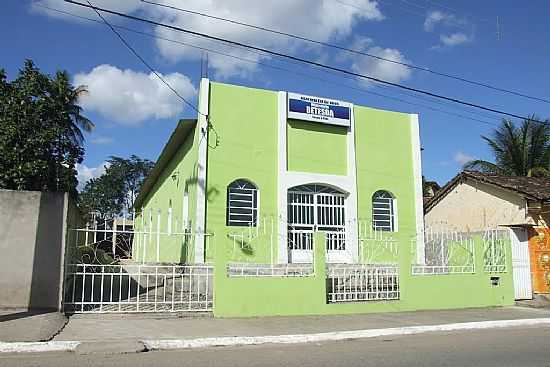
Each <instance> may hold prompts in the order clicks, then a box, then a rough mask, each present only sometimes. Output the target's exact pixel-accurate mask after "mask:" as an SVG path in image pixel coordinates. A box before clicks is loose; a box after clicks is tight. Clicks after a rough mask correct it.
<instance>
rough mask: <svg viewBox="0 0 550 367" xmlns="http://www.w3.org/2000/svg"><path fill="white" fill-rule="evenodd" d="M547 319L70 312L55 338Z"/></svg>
mask: <svg viewBox="0 0 550 367" xmlns="http://www.w3.org/2000/svg"><path fill="white" fill-rule="evenodd" d="M548 317H550V310H541V309H532V308H523V307H505V308H483V309H465V310H446V311H417V312H400V313H379V314H363V315H343V316H302V317H264V318H249V319H214V318H212V317H205V316H203V317H191V318H190V317H186V318H177V317H170V316H168V317H164V318H162V317H159V316H156V317H155V316H152V315H145V316H144V315H137V314H136V315H74V316H72V317H71V318H70V321H69V323H68V324H67V326H66V327H65V328H64V329H63V331H62V332H61V333H60V334H59V335H57V336H56V337H55V338H54V340H59V341H66V340H79V341H83V342H84V341H116V340H119V341H121V340H135V341H137V340H151V339H195V338H208V337H225V336H247V337H248V336H265V335H289V334H312V333H326V332H334V331H351V330H364V329H385V328H396V327H406V326H419V325H441V324H450V323H462V322H474V321H489V320H518V319H534V318H548Z"/></svg>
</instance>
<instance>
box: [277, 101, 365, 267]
mask: <svg viewBox="0 0 550 367" xmlns="http://www.w3.org/2000/svg"><path fill="white" fill-rule="evenodd" d="M287 108H288V106H287V92H279V94H278V112H279V113H278V126H279V128H278V135H279V136H278V145H277V147H278V168H279V172H278V176H277V186H278V209H279V233H280V234H281V236H279V258H278V262H279V263H288V261H289V254H288V243H287V240H288V239H287V225H286V222H287V204H288V203H287V199H288V198H287V193H288V189H289V188H291V187H294V186H300V185H305V184H312V183H318V184H324V185H328V186H333V187H334V188H337V189H339V190H341V191H344V192H345V193H346V195H347V197H346V204H345V205H346V209H345V215H346V250H345V254H344V255H343V254H336V253H334V254H332V253H329V254H328V259H327V261H329V262H345V263H353V262H357V261H358V259H359V250H358V239H357V236H358V234H357V225H354V223H353V221H354V220H356V219H357V180H356V157H355V118H354V113H353V105H352V106H351V122H350V127H349V129H348V133H347V175H329V174H318V173H308V172H289V171H288V169H287V167H288V165H287V152H288V149H287V124H288V123H287Z"/></svg>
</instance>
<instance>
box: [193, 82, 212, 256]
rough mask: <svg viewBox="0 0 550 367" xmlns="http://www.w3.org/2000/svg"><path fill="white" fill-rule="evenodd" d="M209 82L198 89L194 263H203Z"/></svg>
mask: <svg viewBox="0 0 550 367" xmlns="http://www.w3.org/2000/svg"><path fill="white" fill-rule="evenodd" d="M209 96H210V80H208V79H206V78H203V79H201V83H200V89H199V107H198V110H199V111H200V113H199V114H198V117H197V121H198V122H197V127H198V129H199V134H201V138H200V139H199V157H198V163H197V171H198V172H197V213H196V220H195V231H196V232H195V233H196V234H197V236H196V238H195V263H197V264H201V263H204V262H205V253H204V240H205V238H204V233H205V229H206V165H207V153H208V120H207V116H208V114H209V105H210V101H209Z"/></svg>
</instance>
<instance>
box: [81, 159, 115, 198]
mask: <svg viewBox="0 0 550 367" xmlns="http://www.w3.org/2000/svg"><path fill="white" fill-rule="evenodd" d="M107 167H109V162H103V163H101V164H100V165H98V166H97V167H88V166H86V165H85V164H78V163H77V164H76V171H77V173H78V174H77V178H78V187H77V189H78V191H81V190H82V189H83V188H84V186H85V185H86V182H88V181H89V180H90V179H92V178H97V177H99V176H101V175H102V174H104V173H105V169H106V168H107Z"/></svg>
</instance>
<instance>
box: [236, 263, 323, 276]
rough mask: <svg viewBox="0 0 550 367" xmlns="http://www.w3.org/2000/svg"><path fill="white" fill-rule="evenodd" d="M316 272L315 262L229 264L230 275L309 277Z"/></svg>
mask: <svg viewBox="0 0 550 367" xmlns="http://www.w3.org/2000/svg"><path fill="white" fill-rule="evenodd" d="M314 273H315V272H314V270H313V264H252V263H229V264H227V276H229V277H308V276H312V275H314Z"/></svg>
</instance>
